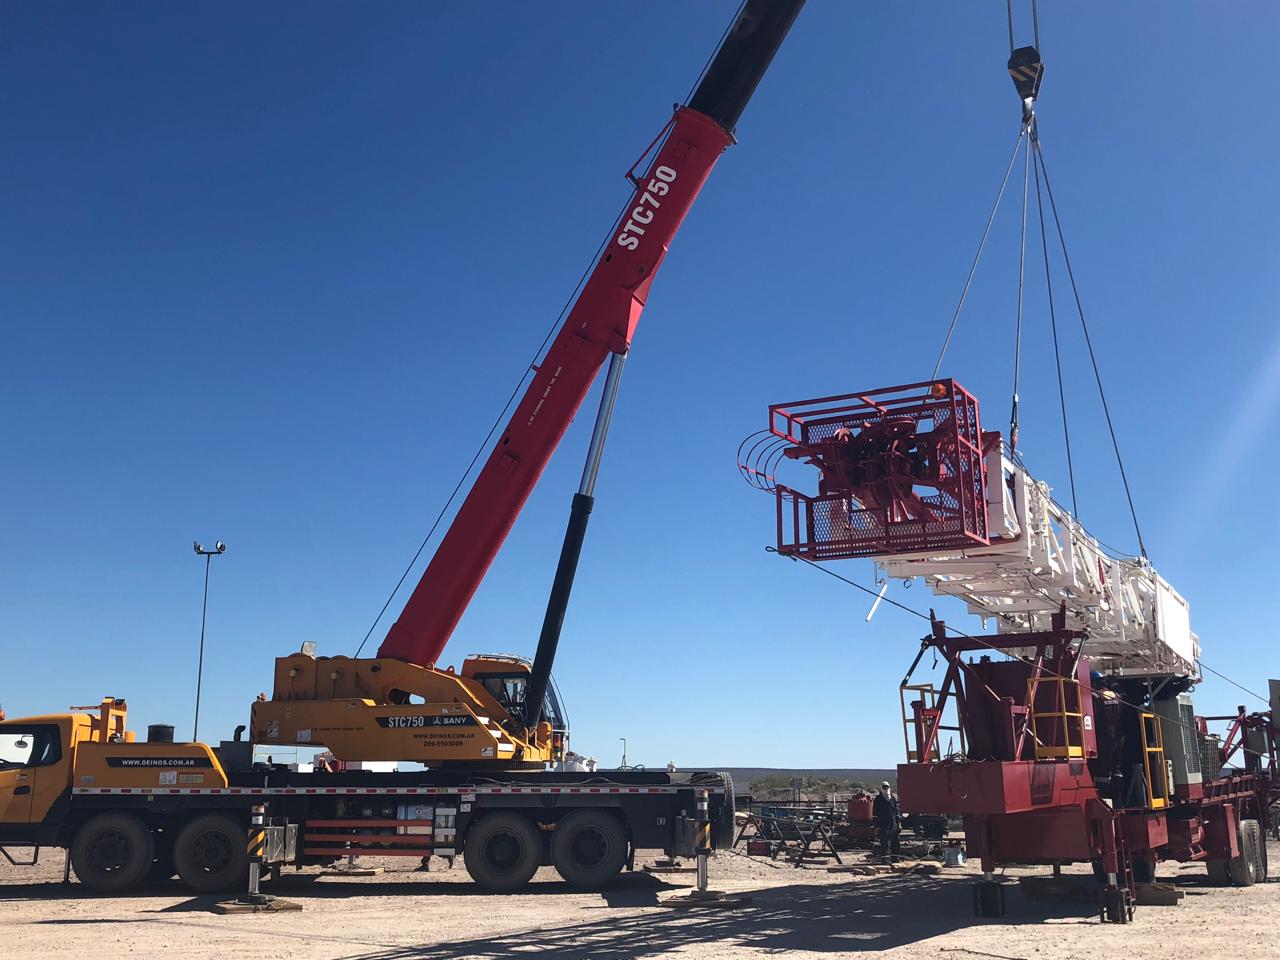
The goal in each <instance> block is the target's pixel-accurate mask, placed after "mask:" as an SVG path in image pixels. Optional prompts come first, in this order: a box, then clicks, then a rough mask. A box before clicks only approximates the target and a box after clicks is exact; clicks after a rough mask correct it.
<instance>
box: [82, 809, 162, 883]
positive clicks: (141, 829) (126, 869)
mask: <svg viewBox="0 0 1280 960" xmlns="http://www.w3.org/2000/svg"><path fill="white" fill-rule="evenodd" d="M154 857H155V846H154V843H153V841H152V838H151V831H150V830H149V829H148V828H147V825H146V824H145V823H143V822H142V821H141V820H139V819H138V818H137V817H135V816H133V815H132V814H128V813H103V814H100V815H99V816H96V817H94V818H93V819H92V820H90V821H89V822H88V823H86V824H85V825H84V826H83V827H81V828H80V829H79V831H78V832H77V833H76V836H75V839H74V840H72V841H71V866H72V868H73V869H74V870H75V872H76V877H77V878H78V879H79V880H80V882H81V883H83V884H84V885H85V886H86V887H88V888H89V889H90V890H92V891H93V892H94V893H113V894H115V893H123V892H124V891H126V890H128V889H129V888H131V887H133V886H135V885H137V884H138V883H139V882H140V881H141V880H142V878H143V876H145V875H146V872H147V870H148V869H149V868H150V866H151V861H152V860H153V859H154Z"/></svg>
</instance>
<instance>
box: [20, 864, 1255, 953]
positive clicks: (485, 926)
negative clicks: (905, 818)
mask: <svg viewBox="0 0 1280 960" xmlns="http://www.w3.org/2000/svg"><path fill="white" fill-rule="evenodd" d="M849 856H850V855H848V854H846V855H845V857H846V859H848V858H849ZM854 856H855V857H856V856H857V855H854ZM366 862H369V863H374V864H377V865H379V866H382V867H383V872H382V873H380V874H378V875H377V876H374V877H370V878H361V879H353V878H333V877H323V878H316V877H315V876H312V875H309V874H306V873H304V874H301V875H299V876H298V877H296V878H294V879H287V880H284V881H281V882H279V883H275V884H271V885H270V887H271V888H272V889H271V891H270V892H273V893H275V894H277V895H280V896H287V897H288V898H290V899H292V900H294V901H296V902H298V903H301V904H302V905H303V907H304V909H303V910H302V911H301V912H298V913H280V914H270V915H263V914H259V915H247V916H245V915H241V916H220V915H216V914H214V913H211V912H210V910H209V907H210V905H211V903H212V901H213V900H214V899H216V898H203V897H196V898H193V897H190V896H188V895H185V894H184V893H183V892H182V890H181V889H180V888H179V886H178V885H177V883H176V882H173V883H170V884H163V885H158V886H153V887H150V888H147V889H146V890H145V891H143V892H141V893H139V894H137V895H135V896H130V897H122V898H112V899H108V898H100V897H94V896H89V895H87V894H86V893H85V892H84V889H83V888H82V887H80V886H79V885H78V884H76V883H74V881H73V883H72V885H70V886H66V887H64V886H62V884H61V883H60V880H61V876H62V857H61V854H60V853H58V852H56V851H54V852H47V854H46V857H45V858H42V860H41V863H40V865H39V866H38V867H32V868H22V869H18V868H14V867H10V866H8V865H7V864H5V865H4V866H3V867H0V934H2V936H0V957H3V958H8V957H23V958H31V957H40V958H42V960H54V958H58V957H86V956H102V955H111V956H134V957H158V956H162V955H168V956H175V957H183V958H202V957H210V958H212V957H219V958H222V957H228V956H235V957H246V958H249V957H269V958H287V960H313V958H315V960H318V958H343V960H411V958H415V960H416V958H424V960H462V958H470V957H477V958H496V957H515V956H532V955H537V956H539V957H540V958H542V960H569V958H590V960H624V958H628V960H629V958H633V957H680V958H695V960H696V958H711V957H726V956H731V957H756V956H767V955H770V954H776V953H782V952H785V953H786V954H787V955H788V956H789V957H824V958H830V957H839V956H845V955H849V956H854V955H858V954H865V953H869V952H870V953H879V952H883V953H884V954H885V955H886V956H889V957H911V958H926V957H927V958H945V960H967V958H979V960H982V958H986V960H991V958H995V960H1015V958H1016V960H1033V958H1035V960H1071V958H1076V957H1079V958H1089V960H1096V958H1097V957H1099V956H1107V955H1110V956H1121V957H1132V958H1138V960H1163V958H1169V960H1174V958H1178V960H1183V958H1185V957H1188V956H1195V957H1197V958H1198V960H1212V958H1215V957H1224V958H1225V957H1231V958H1233V960H1247V958H1252V957H1257V958H1263V957H1267V958H1274V957H1275V956H1277V933H1276V931H1277V924H1276V921H1277V918H1278V917H1280V882H1275V881H1272V882H1270V883H1267V884H1260V885H1257V886H1254V887H1251V888H1246V889H1224V888H1217V887H1209V886H1208V885H1207V882H1206V877H1205V872H1204V868H1203V867H1202V866H1186V867H1182V868H1179V867H1178V866H1177V865H1167V866H1163V867H1162V868H1161V870H1160V873H1159V877H1158V879H1160V880H1161V881H1168V882H1171V883H1175V884H1176V885H1177V886H1178V887H1179V889H1181V890H1183V891H1184V892H1185V893H1186V897H1185V898H1184V899H1183V901H1182V903H1181V904H1180V905H1178V906H1173V907H1139V908H1138V912H1137V916H1136V917H1135V921H1134V923H1132V924H1131V925H1129V926H1124V927H1118V926H1112V925H1105V926H1104V925H1102V924H1100V923H1099V922H1098V919H1097V917H1096V915H1095V914H1094V913H1093V911H1092V910H1091V909H1090V908H1089V907H1087V906H1084V905H1078V904H1037V903H1031V902H1029V901H1028V900H1026V899H1025V898H1024V897H1023V896H1022V895H1021V893H1020V892H1019V891H1018V890H1017V889H1016V887H1015V888H1014V889H1011V890H1010V891H1009V893H1008V908H1009V915H1008V916H1007V917H1006V918H1004V919H1001V920H975V919H974V918H973V916H972V914H971V904H970V892H969V883H970V882H971V881H972V879H973V876H974V872H975V871H974V869H973V867H972V865H969V866H966V867H962V868H951V869H945V870H943V871H942V872H941V873H939V874H937V875H933V876H906V877H859V876H851V875H850V874H841V873H829V872H827V870H826V869H825V868H822V867H816V868H805V869H799V870H797V869H794V868H792V867H789V866H782V865H777V864H774V863H772V862H770V861H767V860H756V859H748V858H746V857H742V856H738V855H725V854H721V855H719V856H717V857H716V858H715V859H714V860H713V861H712V873H711V876H712V885H713V886H714V887H718V888H721V889H724V890H729V891H735V892H742V893H750V894H751V895H752V896H753V900H752V902H751V904H750V905H748V906H744V907H740V908H738V909H736V910H732V911H723V910H709V911H702V912H693V911H690V910H678V909H671V908H666V907H662V906H659V904H660V903H661V902H662V901H663V900H666V899H668V898H670V897H673V896H680V895H682V894H683V893H684V892H686V889H687V887H688V885H689V884H691V882H692V881H691V878H690V876H689V875H687V874H680V875H670V876H667V877H665V878H659V877H655V876H649V875H645V874H641V873H638V872H637V873H636V874H629V875H624V876H623V877H621V878H620V879H619V880H618V882H617V883H616V884H615V885H614V887H613V888H612V889H610V890H609V891H607V892H605V893H603V894H598V893H597V894H584V893H574V892H572V891H569V890H568V889H567V888H566V887H565V886H564V884H562V883H561V882H559V879H558V877H557V876H556V874H555V873H554V871H552V870H549V869H547V870H543V871H542V872H541V873H540V874H539V875H538V877H537V878H536V880H535V883H534V884H533V885H531V887H530V890H529V892H527V893H523V894H519V895H513V896H495V895H492V894H484V893H481V892H479V891H478V890H477V889H476V888H475V886H474V885H473V884H472V883H471V882H470V880H469V878H468V877H467V874H466V871H465V870H464V869H463V868H462V865H461V863H459V864H458V865H457V866H455V867H454V868H453V869H452V870H444V869H441V870H440V871H439V872H436V871H434V870H433V872H431V873H429V874H422V873H412V872H410V868H409V867H408V866H407V865H406V864H404V863H403V862H397V861H393V860H390V859H388V860H385V861H366ZM642 862H643V861H642ZM1271 862H1272V863H1273V864H1276V863H1280V845H1278V844H1276V843H1272V845H1271ZM1032 872H1035V873H1044V872H1046V871H1045V870H1036V871H1030V870H1010V871H1009V872H1008V876H1011V877H1012V876H1018V875H1023V874H1026V873H1032ZM265 889H266V888H265V887H264V890H265Z"/></svg>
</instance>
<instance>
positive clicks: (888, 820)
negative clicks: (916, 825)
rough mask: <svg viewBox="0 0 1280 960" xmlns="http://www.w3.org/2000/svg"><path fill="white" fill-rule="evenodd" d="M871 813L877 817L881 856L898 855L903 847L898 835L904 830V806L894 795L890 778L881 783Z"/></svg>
mask: <svg viewBox="0 0 1280 960" xmlns="http://www.w3.org/2000/svg"><path fill="white" fill-rule="evenodd" d="M871 815H872V817H874V818H875V821H876V832H877V833H878V834H879V835H880V848H879V850H878V852H879V854H880V856H882V857H887V856H889V854H893V855H895V856H896V855H897V854H898V853H899V852H900V851H901V849H902V847H901V845H900V844H899V840H898V835H899V834H900V833H901V832H902V808H901V806H900V805H899V804H898V798H897V797H895V796H894V795H893V790H892V789H891V788H890V786H889V781H888V780H886V781H884V783H882V784H880V792H879V793H877V794H876V799H875V802H874V803H873V804H872V805H871Z"/></svg>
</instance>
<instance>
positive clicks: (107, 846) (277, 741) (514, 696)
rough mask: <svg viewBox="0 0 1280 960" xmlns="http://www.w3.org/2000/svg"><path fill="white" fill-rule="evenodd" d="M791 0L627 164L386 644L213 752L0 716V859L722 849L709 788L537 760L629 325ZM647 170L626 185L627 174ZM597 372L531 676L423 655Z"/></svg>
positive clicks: (223, 880)
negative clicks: (699, 827) (525, 380)
mask: <svg viewBox="0 0 1280 960" xmlns="http://www.w3.org/2000/svg"><path fill="white" fill-rule="evenodd" d="M802 5H803V0H747V2H746V3H745V4H743V7H742V9H741V11H740V13H739V15H738V17H737V18H736V20H735V21H734V22H733V24H732V25H731V26H730V29H729V30H728V32H727V33H726V34H725V37H724V39H723V41H722V42H721V45H720V47H719V49H718V51H717V53H716V55H715V57H714V59H713V60H712V61H711V62H710V63H709V65H708V67H707V69H706V71H705V73H704V74H703V76H702V78H701V80H700V82H699V84H698V86H697V88H696V90H695V91H694V93H693V95H692V97H691V98H690V100H689V102H688V103H687V104H686V105H683V106H679V107H677V108H676V110H675V112H674V115H673V116H672V118H671V119H670V121H669V122H668V123H667V125H666V126H665V127H664V128H663V129H662V131H660V133H659V135H658V137H657V138H655V140H654V141H653V142H652V143H651V144H650V146H649V147H648V148H647V149H646V150H645V152H644V154H643V155H642V156H641V158H640V160H638V161H637V162H636V164H634V165H633V167H632V170H631V171H630V172H629V173H628V175H627V176H628V179H629V180H630V181H631V182H632V184H633V185H634V187H635V191H634V194H633V195H632V198H631V200H630V202H629V203H628V204H627V206H626V207H625V208H624V210H623V212H622V214H621V215H620V216H619V217H618V219H617V221H616V223H615V226H614V228H613V230H612V231H611V234H610V237H609V240H608V242H607V243H606V244H605V246H604V247H603V249H602V252H601V254H600V256H599V257H598V258H597V260H596V262H595V264H594V267H593V268H592V270H591V272H590V275H589V276H588V278H587V280H586V282H585V284H584V285H583V286H582V288H581V292H580V294H579V295H578V297H577V300H576V301H575V303H574V305H573V307H572V309H570V311H569V312H568V314H567V316H566V318H565V320H564V323H563V324H562V326H561V327H560V329H559V332H558V333H557V335H556V336H555V338H554V340H552V342H551V344H550V346H549V347H548V349H547V351H546V353H545V354H544V355H543V357H542V359H541V361H540V362H539V363H538V364H537V365H536V367H535V368H534V374H533V377H532V379H531V380H530V382H529V385H528V387H527V389H526V390H525V392H524V394H523V397H522V399H521V400H520V402H519V404H518V405H517V407H516V409H515V412H514V414H513V415H512V417H511V419H510V421H509V422H508V424H507V425H506V427H505V429H504V430H503V432H502V434H501V436H500V437H499V439H498V441H497V443H496V444H495V446H494V448H493V450H492V452H491V453H490V455H489V458H488V460H487V461H486V463H485V464H484V466H483V467H482V468H481V470H480V472H479V474H478V475H477V478H476V480H475V483H474V485H473V486H472V487H471V489H470V492H469V493H468V495H467V497H466V499H465V500H464V502H463V503H462V505H461V507H460V508H459V510H458V512H457V514H456V516H455V517H454V519H453V522H452V524H451V526H450V527H449V529H448V531H447V532H446V534H445V536H444V537H443V539H442V540H441V542H440V544H439V547H438V549H437V550H436V553H435V555H434V557H433V559H432V560H431V562H430V563H429V564H428V566H427V568H426V571H425V572H424V573H423V575H422V578H421V580H420V582H419V583H418V585H417V587H416V588H415V589H414V591H413V593H412V595H411V596H410V598H409V600H408V602H407V603H406V605H405V607H404V609H403V611H402V612H401V614H400V616H399V618H398V619H397V620H396V622H395V624H394V625H393V626H392V627H391V630H390V631H389V633H388V635H387V637H386V639H385V640H384V641H383V643H382V645H381V647H380V648H379V650H378V652H377V655H376V656H374V657H372V658H365V659H360V658H359V656H358V654H357V656H356V657H345V656H337V657H317V656H316V655H315V653H314V650H312V649H304V650H303V652H300V653H296V654H292V655H290V656H285V657H281V658H280V659H278V660H277V662H276V670H275V686H274V690H273V694H272V696H271V697H270V699H263V700H260V701H259V702H256V703H254V704H253V707H252V715H251V720H250V724H249V727H250V737H249V738H248V739H241V737H240V732H241V731H240V730H237V732H236V736H235V738H234V739H233V740H231V741H224V742H222V743H221V744H220V745H219V746H218V747H210V746H209V745H207V744H204V743H174V742H171V741H172V737H171V735H170V736H165V734H166V732H168V730H167V728H162V727H153V728H151V734H150V735H149V736H148V738H147V740H146V742H138V741H137V739H136V737H135V735H134V734H133V733H132V732H130V731H129V730H127V728H126V710H127V708H126V704H125V701H124V700H123V699H121V698H107V699H104V700H103V701H102V703H101V704H100V705H99V706H97V707H93V708H84V709H83V710H81V711H79V712H72V713H66V714H55V715H50V716H39V717H27V718H23V719H14V720H8V721H0V851H3V853H4V855H5V856H6V857H7V858H8V859H9V860H10V861H11V862H18V861H17V860H16V859H15V858H14V856H13V855H12V854H11V853H10V850H12V849H14V848H24V849H26V850H28V851H30V859H28V860H25V861H23V862H28V863H34V862H36V861H37V860H38V858H39V853H40V849H41V848H42V847H48V846H53V847H63V848H66V849H67V850H68V851H69V854H70V857H69V859H70V865H71V867H72V868H74V870H75V872H76V876H77V877H78V878H79V879H80V880H81V882H83V883H84V884H86V885H87V886H89V887H90V888H92V889H94V890H98V891H103V892H112V893H116V892H120V891H123V890H126V889H128V888H130V887H132V886H133V885H134V884H136V883H138V882H140V881H142V880H144V879H146V878H149V877H150V878H157V877H166V878H167V877H170V876H172V875H173V874H174V873H177V875H178V876H179V877H180V878H181V879H182V880H183V881H184V882H185V883H186V884H187V885H188V886H190V887H191V888H193V889H195V890H197V891H200V892H213V891H221V890H229V889H232V888H234V887H236V886H237V885H240V884H242V883H243V882H244V877H245V874H246V849H245V848H246V843H245V838H246V834H247V830H248V824H249V820H250V806H251V805H263V806H265V808H266V809H265V817H266V822H267V823H268V824H269V825H270V826H269V829H268V834H269V844H268V846H269V847H270V848H271V853H270V856H269V861H270V862H272V863H274V864H275V868H276V869H277V870H278V869H279V868H281V867H282V866H283V865H284V864H285V863H291V864H294V865H298V866H301V865H306V864H317V863H327V862H333V861H335V860H337V859H340V858H345V857H349V856H405V857H419V858H421V857H430V856H432V855H438V856H446V857H452V856H455V855H457V854H464V855H465V857H464V861H465V864H466V867H467V870H468V872H469V873H470V874H471V876H472V877H473V879H475V880H476V881H477V882H478V883H479V884H481V885H482V886H483V887H485V888H486V889H489V890H494V891H510V890H515V889H518V888H519V887H521V886H523V885H524V884H525V883H527V882H528V880H529V879H530V877H532V875H533V873H534V872H535V871H536V870H537V869H538V867H539V866H542V865H544V864H551V865H554V866H555V868H556V869H557V870H558V871H559V873H560V874H561V876H563V877H564V878H565V880H566V881H568V882H569V883H570V884H572V885H574V886H575V887H579V888H584V889H590V888H597V887H599V886H600V885H602V884H605V883H607V882H608V881H609V880H611V879H612V878H613V877H614V876H616V875H617V873H618V872H619V871H620V870H621V869H622V868H623V867H624V866H625V865H629V864H631V863H632V862H633V860H634V854H635V851H636V849H661V850H664V851H665V852H667V853H668V854H669V855H690V854H691V853H692V851H693V846H694V843H695V829H694V825H695V817H696V807H697V803H698V799H699V795H700V794H702V793H703V792H705V793H706V794H707V795H708V806H709V809H710V817H711V819H712V821H713V823H715V824H718V829H717V830H715V834H716V835H717V844H718V845H719V844H723V843H725V842H731V838H732V832H733V806H734V804H733V787H732V783H731V781H730V780H729V778H728V776H727V775H720V774H710V773H708V774H698V773H694V774H684V775H678V774H669V773H665V772H664V773H647V772H635V771H625V772H623V771H619V772H616V773H608V774H603V773H602V774H592V773H567V772H552V771H547V770H546V765H547V764H548V763H554V762H555V761H557V760H559V759H560V758H561V757H562V756H563V755H564V752H565V751H566V750H567V743H568V730H567V728H566V725H565V723H564V721H563V712H562V710H561V709H560V706H559V703H558V700H557V698H556V696H555V693H554V689H555V688H554V685H553V684H552V682H551V668H552V665H553V661H554V658H555V653H556V647H557V645H558V642H559V638H560V631H561V626H562V623H563V619H564V614H565V610H566V607H567V604H568V601H569V594H570V591H571V589H572V585H573V578H574V574H575V571H576V569H577V564H578V557H579V554H580V551H581V547H582V542H583V537H584V535H585V532H586V526H587V520H588V518H589V516H590V513H591V508H592V505H593V503H594V496H593V491H594V487H595V480H596V476H597V473H598V471H599V468H600V462H601V456H602V454H603V450H604V442H605V437H606V434H607V431H608V427H609V422H610V417H611V415H612V412H613V407H614V403H615V401H616V399H617V394H618V385H619V380H620V377H621V374H622V369H623V364H624V361H625V358H626V354H627V351H628V349H629V346H630V343H631V338H632V336H633V335H634V333H635V328H636V324H637V322H638V321H639V319H640V314H641V312H642V311H643V309H644V305H645V302H646V300H647V299H648V296H649V289H650V286H651V285H652V283H653V279H654V276H655V274H656V273H657V271H658V268H659V267H660V266H661V264H662V261H663V259H664V258H665V256H666V253H667V250H668V249H669V247H670V244H671V241H672V239H673V238H674V236H675V234H676V232H677V230H678V229H679V227H680V224H681V223H682V222H683V220H684V218H685V215H686V214H687V213H688V211H689V208H690V207H691V206H692V204H693V201H694V199H695V198H696V197H697V195H698V192H699V191H700V189H701V187H702V185H703V183H704V182H705V181H706V179H707V177H708V175H709V174H710V172H711V169H712V167H713V166H714V165H715V162H716V161H717V160H718V159H719V157H720V155H721V153H723V152H724V150H725V149H726V148H727V147H728V146H729V145H731V144H732V143H733V142H734V136H733V129H734V126H735V125H736V123H737V120H738V118H739V116H740V115H741V113H742V111H743V109H744V108H745V107H746V104H747V102H748V100H749V99H750V98H751V95H752V93H753V92H754V91H755V89H756V86H757V85H758V83H759V82H760V80H761V78H762V77H763V75H764V73H765V71H766V70H767V68H768V66H769V64H770V62H771V61H772V60H773V57H774V54H775V53H776V52H777V50H778V47H779V46H780V44H781V43H782V41H783V39H784V38H785V37H786V35H787V32H788V31H789V29H790V27H791V24H792V23H793V22H794V20H795V18H796V16H797V15H798V14H799V12H800V8H801V7H802ZM642 164H643V165H644V166H643V175H637V170H640V169H642ZM606 360H607V361H608V373H607V375H606V379H605V384H604V389H603V392H602V397H601V402H600V408H599V411H598V413H597V416H596V421H595V428H594V430H593V432H592V436H591V442H590V447H589V451H588V454H587V462H586V466H585V468H584V470H583V475H582V482H581V485H580V486H579V489H578V492H577V493H576V494H575V496H574V498H573V504H572V510H571V513H570V519H569V523H568V529H567V531H566V534H565V538H564V543H563V546H562V549H561V553H560V559H559V562H558V565H557V567H556V571H555V575H554V579H553V583H552V588H551V592H550V597H549V600H548V604H547V610H546V614H545V617H544V621H543V625H542V630H541V633H540V636H539V640H538V645H537V650H536V654H535V657H534V658H533V661H532V663H530V662H529V661H527V660H525V659H524V658H521V657H512V656H488V655H486V656H473V657H468V658H467V659H466V661H465V662H464V663H463V665H462V668H461V670H460V671H455V670H454V668H453V667H447V668H441V667H438V666H437V665H436V663H437V659H438V658H439V656H440V654H441V653H442V651H443V649H444V646H445V644H446V642H447V641H448V638H449V636H450V634H451V633H452V631H453V629H454V627H455V626H456V624H457V623H458V621H459V619H460V618H461V617H462V614H463V612H464V611H465V610H466V607H467V605H468V603H469V602H470V599H471V597H472V595H473V594H474V593H475V590H476V588H477V587H478V586H479V584H480V581H481V580H482V579H483V577H484V575H485V573H486V571H487V570H488V568H489V565H490V563H491V562H492V560H493V558H494V556H495V555H496V554H497V552H498V550H499V549H500V547H501V546H502V543H503V541H504V540H505V538H506V536H507V533H508V532H509V531H510V529H511V526H512V524H513V523H514V522H515V519H516V517H517V515H518V514H519V512H520V510H521V508H522V507H523V506H524V503H525V501H526V500H527V498H528V496H529V493H530V492H531V490H532V489H533V487H534V485H535V484H536V483H537V481H538V478H539V477H540V476H541V474H542V471H543V468H544V467H545V466H546V464H547V461H548V460H549V459H550V457H551V454H552V453H553V451H554V450H555V448H556V446H557V445H558V444H559V441H560V438H561V437H562V436H563V435H564V432H565V430H566V429H567V428H568V426H569V424H570V422H571V421H572V420H573V417H574V415H575V413H576V412H577V410H578V408H579V407H580V406H581V404H582V402H583V400H584V399H585V398H586V395H587V392H588V391H589V389H590V388H591V385H592V383H593V381H594V380H595V379H596V377H597V375H598V373H599V370H600V368H601V367H603V366H604V365H605V361H606ZM255 745H265V746H267V747H272V746H286V745H292V746H300V747H315V748H325V749H327V750H328V751H330V752H331V753H332V754H333V755H334V756H335V757H337V758H338V759H340V760H344V761H374V760H383V761H386V760H392V761H410V762H420V763H423V764H425V765H426V766H427V767H428V769H427V770H426V771H425V772H422V771H419V772H415V773H399V772H398V773H373V772H368V771H360V770H353V771H348V772H341V773H316V772H311V773H303V772H295V771H292V770H290V769H288V768H287V767H284V766H281V765H275V764H269V763H268V764H259V763H254V762H253V756H254V753H253V751H254V747H255Z"/></svg>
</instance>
